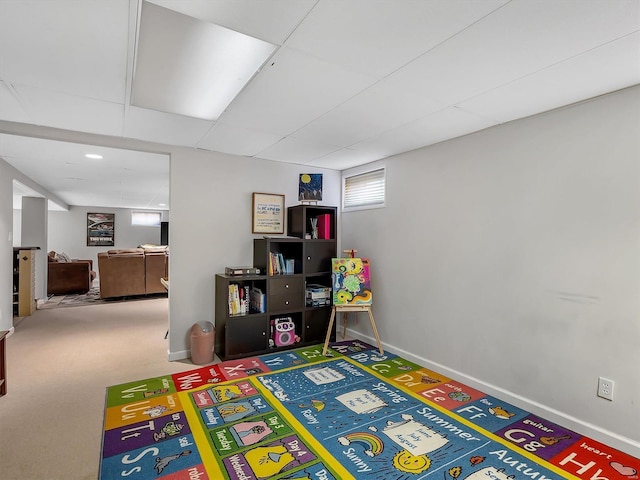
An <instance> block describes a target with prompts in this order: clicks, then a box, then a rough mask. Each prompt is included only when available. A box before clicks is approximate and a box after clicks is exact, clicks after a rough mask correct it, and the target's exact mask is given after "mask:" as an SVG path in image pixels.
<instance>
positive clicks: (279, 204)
mask: <svg viewBox="0 0 640 480" xmlns="http://www.w3.org/2000/svg"><path fill="white" fill-rule="evenodd" d="M251 222H252V226H251V232H252V233H284V195H279V194H276V193H255V192H254V194H253V209H252V214H251Z"/></svg>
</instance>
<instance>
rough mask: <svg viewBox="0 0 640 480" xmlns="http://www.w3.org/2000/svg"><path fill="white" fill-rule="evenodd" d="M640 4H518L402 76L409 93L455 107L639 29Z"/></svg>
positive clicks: (550, 0) (520, 0)
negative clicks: (422, 92) (423, 92)
mask: <svg viewBox="0 0 640 480" xmlns="http://www.w3.org/2000/svg"><path fill="white" fill-rule="evenodd" d="M578 5H579V6H580V8H576V7H577V6H578ZM638 5H640V3H638V2H628V1H621V2H610V1H607V0H598V1H591V2H575V1H567V2H558V1H556V0H540V1H536V2H530V1H527V0H514V1H512V2H510V3H509V4H507V5H505V6H504V7H502V8H501V9H499V10H497V11H496V12H495V13H493V14H491V15H489V16H488V17H486V18H484V19H483V20H482V21H480V22H478V23H476V24H474V25H472V26H470V27H469V28H468V29H466V30H465V31H463V32H461V33H460V34H458V35H456V36H455V37H453V38H451V39H449V40H448V41H447V42H445V43H443V44H441V45H440V46H438V47H437V48H435V49H433V50H431V51H430V52H428V53H426V54H425V55H423V56H422V57H420V58H419V59H418V60H416V61H415V62H413V63H411V64H410V65H408V66H406V67H404V68H403V69H401V70H400V71H399V72H398V73H397V75H402V77H403V79H404V87H403V90H404V91H407V90H415V91H425V92H429V94H430V95H432V96H434V97H435V98H438V99H439V100H441V101H443V102H446V103H450V104H454V103H457V102H460V101H463V100H466V99H468V98H471V97H473V96H475V95H478V94H480V93H483V92H485V91H488V90H490V89H492V88H495V87H497V86H500V85H503V84H506V83H508V82H511V81H513V80H516V79H518V78H520V77H523V76H526V75H530V74H531V73H533V72H536V71H538V70H541V69H543V68H546V67H548V66H550V65H553V64H555V63H557V62H559V61H561V60H564V59H566V58H570V57H572V56H575V55H578V54H580V53H582V52H584V51H587V50H590V49H592V48H595V47H597V46H598V45H600V44H602V43H606V42H610V41H612V40H615V39H616V38H619V37H620V36H623V35H626V34H629V33H631V32H633V31H637V30H638V28H639V25H638Z"/></svg>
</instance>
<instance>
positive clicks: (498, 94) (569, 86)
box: [458, 33, 640, 122]
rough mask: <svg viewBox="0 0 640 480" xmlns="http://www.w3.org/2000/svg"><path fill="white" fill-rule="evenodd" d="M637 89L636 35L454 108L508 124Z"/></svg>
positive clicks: (639, 58) (639, 42) (639, 53)
mask: <svg viewBox="0 0 640 480" xmlns="http://www.w3.org/2000/svg"><path fill="white" fill-rule="evenodd" d="M585 79H588V81H585ZM638 83H640V33H636V34H633V35H629V36H627V37H624V38H622V39H620V40H618V41H615V42H611V43H609V44H607V45H604V46H602V47H600V48H596V49H594V50H591V51H589V52H587V53H584V54H582V55H579V56H577V57H574V58H572V59H570V60H567V61H565V62H561V63H558V64H556V65H554V66H552V67H549V68H547V69H544V70H541V71H539V72H536V73H534V74H532V75H528V76H526V77H524V78H521V79H518V80H516V81H514V82H512V83H509V84H507V85H504V86H502V87H499V88H496V89H494V90H491V91H489V92H487V93H484V94H482V95H478V96H477V97H473V98H471V99H469V100H467V101H464V102H461V103H459V104H458V106H459V107H460V108H462V109H464V110H466V111H469V112H473V113H476V114H478V115H482V116H486V117H490V118H494V119H497V120H500V121H501V122H507V121H510V120H515V119H518V118H523V117H526V116H529V115H533V114H537V113H539V112H542V111H546V110H551V109H554V108H558V107H560V106H563V105H568V104H571V103H574V102H578V101H580V100H583V99H585V98H592V97H595V96H598V95H601V94H604V93H607V92H611V91H614V90H619V89H621V88H625V87H629V86H631V85H636V84H638Z"/></svg>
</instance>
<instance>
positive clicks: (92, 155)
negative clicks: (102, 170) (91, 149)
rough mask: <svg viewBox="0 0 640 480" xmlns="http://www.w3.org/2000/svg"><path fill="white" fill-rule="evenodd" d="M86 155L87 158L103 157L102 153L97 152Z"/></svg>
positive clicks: (98, 158) (96, 158)
mask: <svg viewBox="0 0 640 480" xmlns="http://www.w3.org/2000/svg"><path fill="white" fill-rule="evenodd" d="M85 157H87V158H93V159H95V160H100V159H102V155H98V154H97V153H87V154H85Z"/></svg>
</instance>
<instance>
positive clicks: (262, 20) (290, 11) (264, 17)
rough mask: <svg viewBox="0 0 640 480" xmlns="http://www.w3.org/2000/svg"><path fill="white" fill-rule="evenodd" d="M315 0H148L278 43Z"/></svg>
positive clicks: (281, 41)
mask: <svg viewBox="0 0 640 480" xmlns="http://www.w3.org/2000/svg"><path fill="white" fill-rule="evenodd" d="M316 1H317V0H151V3H155V4H156V5H161V6H163V7H165V8H170V9H171V10H175V11H176V12H180V13H183V14H185V15H189V16H191V17H194V18H198V19H200V20H205V21H207V22H210V23H214V24H216V25H221V26H223V27H227V28H230V29H232V30H235V31H236V32H241V33H244V34H246V35H251V36H253V37H256V38H260V39H262V40H265V41H267V42H270V43H274V44H276V45H282V43H283V42H284V41H285V40H286V38H287V37H288V36H289V35H290V34H291V32H292V31H293V30H294V29H295V27H296V26H297V25H298V23H300V21H301V20H302V19H303V18H304V17H305V15H307V13H309V10H311V8H313V6H314V5H315V4H316Z"/></svg>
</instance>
